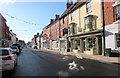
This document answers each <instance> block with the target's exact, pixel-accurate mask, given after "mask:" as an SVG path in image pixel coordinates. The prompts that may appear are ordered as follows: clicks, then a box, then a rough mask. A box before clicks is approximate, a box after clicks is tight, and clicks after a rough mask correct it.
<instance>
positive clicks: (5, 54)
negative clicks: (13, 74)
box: [0, 48, 17, 71]
mask: <svg viewBox="0 0 120 78" xmlns="http://www.w3.org/2000/svg"><path fill="white" fill-rule="evenodd" d="M0 59H2V60H0V71H8V70H13V71H14V69H15V67H16V65H17V55H16V53H14V52H13V51H12V49H11V48H0Z"/></svg>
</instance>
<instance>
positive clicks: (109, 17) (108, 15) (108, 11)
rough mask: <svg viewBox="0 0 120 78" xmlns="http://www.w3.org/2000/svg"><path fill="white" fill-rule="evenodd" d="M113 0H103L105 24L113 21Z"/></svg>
mask: <svg viewBox="0 0 120 78" xmlns="http://www.w3.org/2000/svg"><path fill="white" fill-rule="evenodd" d="M113 4H114V2H104V21H105V25H108V24H112V23H113V22H114V21H115V16H114V8H113V6H112V5H113Z"/></svg>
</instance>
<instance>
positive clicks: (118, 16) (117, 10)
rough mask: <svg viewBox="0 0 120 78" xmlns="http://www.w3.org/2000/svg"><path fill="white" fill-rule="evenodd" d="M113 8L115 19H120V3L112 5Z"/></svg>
mask: <svg viewBox="0 0 120 78" xmlns="http://www.w3.org/2000/svg"><path fill="white" fill-rule="evenodd" d="M114 9H115V20H116V21H117V20H120V5H117V6H115V7H114Z"/></svg>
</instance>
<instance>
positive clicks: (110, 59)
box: [39, 49, 120, 64]
mask: <svg viewBox="0 0 120 78" xmlns="http://www.w3.org/2000/svg"><path fill="white" fill-rule="evenodd" d="M39 50H46V51H50V52H52V53H58V54H63V53H61V52H60V51H55V50H50V49H39ZM63 55H64V54H63ZM67 55H71V56H76V57H77V58H80V59H82V58H87V59H91V60H97V61H100V62H104V63H115V64H120V57H109V56H103V55H90V54H84V53H79V52H78V53H76V52H67Z"/></svg>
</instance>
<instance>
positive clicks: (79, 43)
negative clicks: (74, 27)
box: [69, 30, 102, 55]
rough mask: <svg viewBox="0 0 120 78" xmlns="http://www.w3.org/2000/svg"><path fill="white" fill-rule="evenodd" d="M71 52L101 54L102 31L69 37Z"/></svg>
mask: <svg viewBox="0 0 120 78" xmlns="http://www.w3.org/2000/svg"><path fill="white" fill-rule="evenodd" d="M69 38H70V39H69V40H70V42H71V52H81V53H85V54H92V55H93V54H97V55H101V54H102V30H100V31H99V30H98V31H93V32H89V33H83V34H78V35H74V36H70V37H69Z"/></svg>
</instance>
